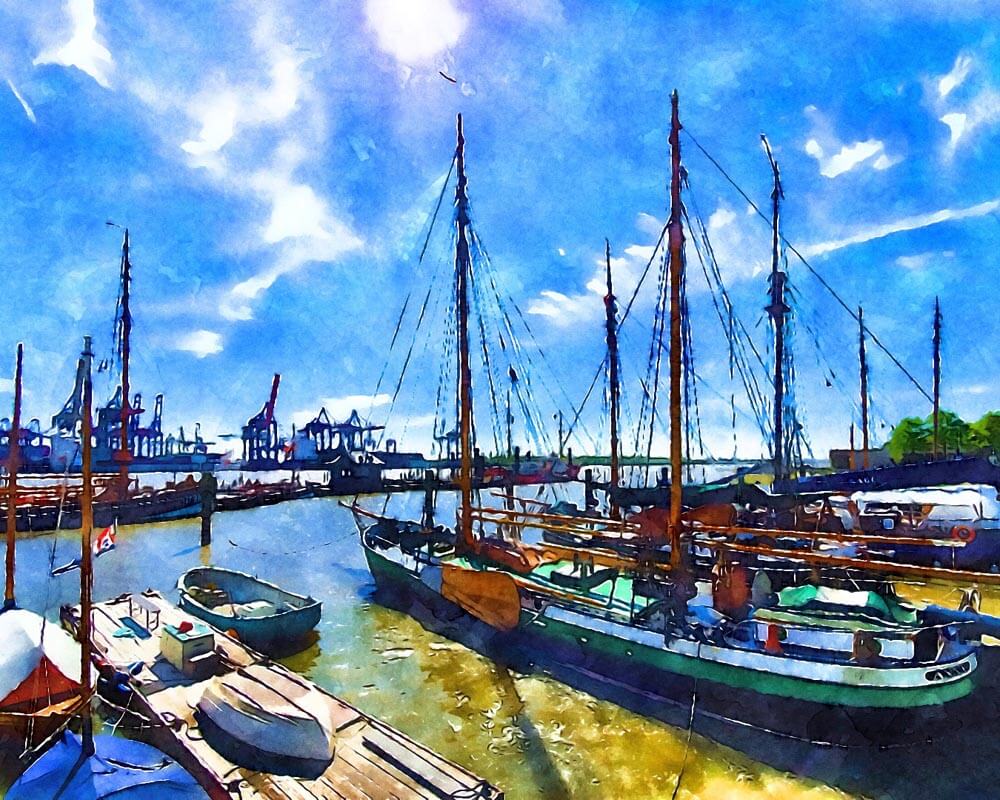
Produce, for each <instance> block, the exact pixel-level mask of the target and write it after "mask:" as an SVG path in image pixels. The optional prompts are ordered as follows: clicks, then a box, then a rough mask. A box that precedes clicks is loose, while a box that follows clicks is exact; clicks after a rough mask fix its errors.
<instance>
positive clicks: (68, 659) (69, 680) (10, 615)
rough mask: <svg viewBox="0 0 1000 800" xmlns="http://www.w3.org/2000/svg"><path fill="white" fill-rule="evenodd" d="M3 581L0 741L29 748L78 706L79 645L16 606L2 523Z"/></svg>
mask: <svg viewBox="0 0 1000 800" xmlns="http://www.w3.org/2000/svg"><path fill="white" fill-rule="evenodd" d="M23 360H24V345H23V344H20V343H19V344H18V345H17V361H16V364H15V368H14V416H13V421H12V425H11V431H12V434H11V437H10V450H9V455H8V461H7V497H8V501H9V502H8V503H7V519H8V523H10V521H11V520H13V518H14V515H15V513H16V508H17V497H18V490H17V473H18V466H19V464H18V461H19V456H20V452H19V446H18V445H19V442H18V436H17V435H16V433H15V432H16V431H18V430H19V429H20V425H21V383H22V364H23ZM7 531H8V533H7V551H6V558H5V566H6V571H5V575H6V580H5V587H4V601H3V609H2V611H0V642H3V645H4V646H3V649H2V650H0V742H3V743H5V744H6V743H8V742H10V743H13V744H15V745H16V746H17V747H19V748H22V747H24V746H25V745H27V746H28V747H34V746H36V745H38V744H39V743H41V742H42V741H44V740H45V739H46V738H48V737H49V736H50V735H51V734H52V733H54V732H55V730H56V729H57V728H58V727H59V726H60V725H62V724H63V723H64V722H65V721H66V719H67V718H68V717H69V716H70V715H72V713H73V712H74V711H76V710H77V708H78V707H79V704H80V658H79V647H77V645H76V642H74V641H73V639H72V637H71V636H69V634H67V633H66V632H65V631H64V630H62V628H60V627H59V626H57V625H53V624H52V623H50V622H48V621H47V620H46V619H45V618H44V617H42V616H40V615H38V614H36V613H34V612H33V611H28V610H27V609H21V608H18V606H17V599H16V597H15V593H14V587H15V583H14V577H15V575H14V572H15V553H16V542H15V536H14V525H13V524H8V526H7Z"/></svg>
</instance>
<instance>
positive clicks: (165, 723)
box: [64, 591, 503, 800]
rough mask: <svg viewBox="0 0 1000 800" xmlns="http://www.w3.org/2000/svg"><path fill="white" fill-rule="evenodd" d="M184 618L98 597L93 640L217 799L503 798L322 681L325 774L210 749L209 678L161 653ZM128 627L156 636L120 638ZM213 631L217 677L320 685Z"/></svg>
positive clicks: (151, 596)
mask: <svg viewBox="0 0 1000 800" xmlns="http://www.w3.org/2000/svg"><path fill="white" fill-rule="evenodd" d="M78 618H79V608H76V609H73V611H72V612H70V614H64V623H65V624H67V625H68V626H69V627H73V626H74V623H75V622H76V621H77V620H78ZM185 620H190V621H192V622H195V621H196V620H194V618H192V617H190V616H189V615H187V614H185V613H184V612H183V611H181V610H180V609H179V608H177V606H175V605H173V604H172V603H170V602H169V601H168V600H166V598H164V597H163V595H161V594H160V593H159V592H154V591H146V592H143V593H142V594H141V595H140V594H134V595H122V596H121V597H118V598H116V599H114V600H110V601H107V602H104V603H97V604H95V606H94V625H93V635H94V645H95V648H96V650H97V651H98V653H99V655H100V656H101V657H102V658H103V659H104V660H105V661H106V662H107V663H106V664H103V665H102V668H103V670H104V671H105V672H109V671H110V669H112V668H113V669H117V670H120V671H124V670H126V669H128V668H130V667H131V668H132V670H131V671H132V672H133V673H134V677H133V679H132V685H133V687H134V688H135V691H134V692H133V694H132V699H131V701H130V702H129V708H130V709H131V710H133V711H135V712H137V713H139V714H140V715H141V716H143V717H144V718H145V719H146V720H148V724H149V727H148V728H147V729H146V734H145V738H147V739H148V740H149V741H150V743H152V744H154V745H155V746H157V747H159V748H160V749H161V750H163V751H164V752H166V753H167V754H168V755H169V756H171V757H172V758H174V759H175V760H176V761H177V762H178V763H180V764H181V765H182V766H184V767H185V768H186V769H187V770H188V771H190V772H191V774H192V775H194V776H195V778H196V779H197V780H198V781H199V782H200V783H201V784H202V786H204V787H205V789H206V791H207V792H208V793H209V796H210V797H212V798H213V800H215V799H218V800H231V798H242V800H250V799H251V798H261V799H262V800H263V799H264V798H266V799H267V800H272V799H273V800H319V799H320V798H322V799H323V800H327V799H328V798H329V799H331V800H332V799H333V798H336V799H337V800H341V799H342V798H351V799H352V800H354V799H355V798H357V800H382V799H383V798H385V800H389V799H390V798H399V800H410V799H411V798H412V799H413V800H416V799H417V798H419V799H420V800H442V799H443V798H462V800H476V799H477V798H481V799H482V800H502V798H503V793H502V792H501V791H500V790H498V789H496V788H495V787H493V786H491V785H490V784H489V783H487V782H486V781H484V780H481V779H480V778H478V777H477V776H475V775H473V774H472V773H471V772H469V771H468V770H466V769H464V768H462V767H460V766H458V765H457V764H453V763H452V762H450V761H448V760H447V759H445V758H442V757H441V756H439V755H437V754H436V753H434V752H433V751H431V750H429V749H428V748H426V747H424V746H423V745H421V744H419V743H417V742H415V741H414V740H413V739H410V738H409V737H408V736H406V735H405V734H403V733H401V732H400V731H398V730H396V729H394V728H392V727H390V726H389V725H387V724H385V723H383V722H380V721H379V720H377V719H375V718H373V717H370V716H368V715H367V714H365V713H364V712H362V711H360V710H359V709H357V708H355V707H354V706H352V705H350V704H349V703H346V702H344V701H343V700H341V699H340V698H338V697H335V696H334V695H332V694H330V693H329V692H325V691H323V690H322V689H321V688H319V687H317V688H319V690H320V691H321V692H322V693H323V694H324V695H325V696H326V697H327V698H328V699H329V702H330V704H331V709H332V711H333V716H334V718H335V719H336V720H337V746H336V752H335V755H334V758H333V761H332V762H331V763H330V765H329V766H328V767H327V769H326V771H325V772H324V773H323V774H322V775H320V776H319V777H318V778H316V779H313V780H307V779H302V778H296V777H291V776H288V775H275V774H270V773H265V772H256V771H254V770H252V769H246V768H243V767H240V766H237V765H235V764H233V763H232V762H230V761H228V760H226V759H225V758H224V757H222V756H221V755H219V754H218V753H216V752H215V751H214V750H213V749H212V748H211V747H209V745H208V743H207V742H206V741H205V740H204V739H203V738H202V736H201V735H200V732H199V731H198V723H197V721H196V719H195V717H194V712H193V706H194V705H195V704H196V703H197V701H198V699H199V697H200V696H201V693H202V691H203V690H204V688H205V686H206V685H207V684H208V681H209V680H210V678H209V679H208V680H197V679H192V678H188V677H186V676H185V675H184V674H182V673H181V672H180V671H178V670H176V669H174V668H173V667H172V666H171V665H170V664H169V663H167V662H166V660H165V659H164V658H163V656H162V655H161V654H160V626H162V625H168V624H169V625H173V626H177V625H179V624H180V623H181V622H183V621H185ZM123 628H130V629H132V630H139V631H148V632H149V633H150V636H149V637H147V638H141V637H139V636H128V635H126V636H122V631H123ZM116 632H118V634H119V635H118V636H116V635H115V633H116ZM212 633H213V635H214V638H215V649H216V652H217V653H218V656H219V668H218V670H217V672H216V674H226V673H228V672H232V671H235V670H237V669H240V668H245V667H249V666H250V665H261V667H258V669H259V668H264V669H267V670H270V671H273V672H274V673H275V678H276V680H280V679H283V678H292V679H294V680H295V681H297V682H299V683H308V684H309V685H313V684H311V682H309V681H308V680H307V679H305V678H304V677H302V676H301V675H297V674H295V673H293V672H291V671H289V670H288V669H286V668H285V667H283V666H282V665H280V664H276V663H274V662H272V661H270V660H269V659H267V658H266V657H265V656H262V655H261V654H259V653H257V652H255V651H253V650H251V649H250V648H248V647H246V646H245V645H243V644H241V643H240V642H239V641H237V640H235V639H233V638H230V637H229V636H227V635H226V634H224V633H222V632H220V631H217V630H214V629H213V630H212ZM140 663H141V667H139V666H138V665H139V664H140ZM108 665H110V668H109V666H108Z"/></svg>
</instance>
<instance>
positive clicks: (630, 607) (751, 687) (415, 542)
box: [354, 92, 977, 744]
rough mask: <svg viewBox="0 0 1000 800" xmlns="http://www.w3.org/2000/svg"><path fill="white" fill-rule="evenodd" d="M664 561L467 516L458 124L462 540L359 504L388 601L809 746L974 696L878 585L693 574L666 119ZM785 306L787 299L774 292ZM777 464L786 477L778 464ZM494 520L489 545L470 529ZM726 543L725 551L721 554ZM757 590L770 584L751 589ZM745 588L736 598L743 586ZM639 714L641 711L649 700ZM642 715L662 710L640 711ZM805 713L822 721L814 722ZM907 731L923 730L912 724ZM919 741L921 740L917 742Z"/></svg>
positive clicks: (878, 737) (476, 511) (542, 523)
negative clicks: (563, 542)
mask: <svg viewBox="0 0 1000 800" xmlns="http://www.w3.org/2000/svg"><path fill="white" fill-rule="evenodd" d="M670 145H671V216H670V222H669V226H668V231H669V240H668V241H669V259H670V262H669V270H670V278H669V279H670V419H671V442H670V456H671V467H672V475H673V476H674V477H675V479H674V480H673V481H672V482H671V503H670V511H669V518H668V521H667V539H668V542H669V545H670V550H669V553H670V558H669V563H668V564H664V563H656V562H651V561H649V560H648V559H644V558H642V557H636V558H627V557H624V556H622V555H620V554H617V553H613V552H610V551H607V550H602V549H601V548H592V549H588V550H583V549H577V548H567V547H557V546H553V545H534V546H532V545H527V544H523V543H520V542H516V543H515V542H512V541H505V540H504V539H503V537H502V535H500V534H502V532H503V531H505V530H508V531H509V530H510V529H511V528H512V527H514V528H517V527H525V526H530V527H535V528H541V529H546V528H549V529H556V530H562V531H573V530H576V531H586V521H584V522H583V523H582V524H581V522H580V520H579V518H575V517H565V516H562V515H557V514H547V513H543V512H538V513H536V512H527V511H524V512H512V511H510V510H507V509H486V508H477V507H476V506H474V505H473V492H472V481H471V474H472V472H471V468H472V461H471V453H472V444H473V443H472V375H471V370H470V367H469V346H468V320H467V316H468V299H467V296H466V291H467V281H468V275H469V272H470V268H471V265H470V258H469V248H468V232H467V227H468V224H469V219H468V213H467V204H468V198H467V196H466V185H467V182H466V176H465V160H464V136H463V131H462V119H461V116H459V119H458V145H457V154H456V155H457V157H456V164H457V174H458V185H457V188H456V195H455V203H456V214H455V221H456V234H457V235H456V242H457V246H456V254H455V267H456V281H455V286H456V307H457V311H458V313H457V320H458V331H457V332H458V344H459V386H458V400H459V446H460V453H461V466H460V469H459V474H458V483H459V486H460V487H461V490H460V507H459V511H458V520H457V522H458V526H457V530H456V532H455V534H454V535H453V536H449V535H447V534H446V533H442V532H441V531H439V530H437V529H435V530H426V529H423V528H422V527H421V526H420V525H419V524H418V523H411V522H405V521H399V520H395V519H392V518H388V517H384V516H382V515H378V514H374V513H371V512H368V511H365V510H363V509H361V508H360V507H358V506H357V505H355V507H354V511H355V516H356V519H357V521H358V525H359V528H360V530H361V532H362V544H363V546H364V551H365V556H366V559H367V561H368V565H369V568H370V570H371V572H372V575H373V577H374V579H375V582H376V584H377V587H378V589H379V591H380V596H382V597H383V598H385V600H386V601H387V602H390V603H392V604H394V605H397V606H398V607H400V608H402V609H404V610H406V611H408V612H410V613H412V614H414V615H415V616H417V617H418V618H419V619H420V620H421V621H422V622H423V623H424V624H425V625H427V626H429V627H433V628H436V629H440V630H442V631H444V632H445V633H447V634H448V635H452V636H454V637H456V638H460V639H462V640H464V641H469V642H471V643H473V644H475V645H484V646H488V645H489V643H492V644H493V645H495V646H496V647H497V650H498V651H499V652H502V653H503V654H505V655H506V656H508V657H509V656H510V655H511V654H514V653H516V654H517V656H518V657H519V658H522V659H524V660H526V661H527V662H528V663H529V664H535V665H538V666H541V667H544V668H545V669H548V670H551V671H552V672H553V673H554V674H556V675H557V676H559V677H563V678H565V679H567V680H568V681H570V682H578V681H579V682H581V683H589V682H592V681H597V682H598V683H600V684H601V685H604V686H614V687H617V688H623V689H627V690H630V691H636V692H641V693H642V694H643V696H644V697H646V698H647V700H649V699H653V700H654V701H655V700H656V699H657V698H659V699H661V700H663V701H664V702H667V701H671V700H682V701H685V702H690V697H691V692H692V691H693V688H694V686H695V685H697V687H698V698H699V699H698V703H699V708H700V709H701V710H703V711H705V712H706V713H710V714H717V715H720V716H723V717H726V718H729V717H731V716H735V717H737V718H738V719H739V720H740V721H741V722H747V723H750V724H752V725H757V726H760V727H763V728H765V729H767V730H772V731H780V732H782V733H788V734H791V735H798V736H803V737H806V738H807V739H810V740H813V739H815V738H817V736H820V735H821V736H822V737H823V738H824V741H830V740H831V739H836V740H838V741H843V742H844V743H850V744H869V743H871V742H876V741H877V742H879V743H889V742H893V741H896V740H898V739H899V738H901V737H905V736H907V735H912V734H913V732H914V731H915V730H918V729H919V725H920V724H922V723H923V722H926V721H927V720H928V719H931V718H933V717H935V716H936V715H937V714H939V713H940V710H941V707H942V706H943V704H945V703H948V702H950V701H956V700H958V699H959V698H963V697H965V696H967V695H969V693H970V692H971V691H972V688H973V681H972V676H973V674H974V672H975V670H976V667H977V659H976V644H975V643H971V644H970V643H964V642H960V641H957V640H953V639H951V638H949V637H947V636H943V635H942V633H941V629H940V628H938V627H935V626H933V625H930V624H928V623H927V622H926V620H925V619H924V617H923V616H922V613H921V612H919V611H917V610H916V609H913V608H909V607H907V606H905V605H903V604H902V603H900V602H899V601H898V600H897V599H896V598H895V597H894V596H893V594H892V593H891V591H889V590H888V589H885V590H883V591H882V592H867V591H862V592H857V591H850V590H848V589H840V588H834V587H830V586H806V587H800V588H798V589H795V590H792V591H789V590H786V591H783V592H780V593H778V594H777V595H776V596H775V595H773V594H772V593H770V592H768V591H763V589H764V587H763V586H755V588H756V589H757V590H758V592H757V593H756V594H759V595H760V596H759V597H757V596H756V594H755V597H754V599H755V600H756V601H757V602H756V603H755V604H751V603H750V602H749V600H750V587H749V585H748V581H747V578H748V576H747V575H746V574H745V568H743V567H741V566H740V565H739V564H733V563H732V562H733V561H734V560H735V559H734V557H733V555H732V554H729V555H728V556H726V557H723V558H721V559H720V568H721V574H720V575H719V576H718V577H719V580H718V581H717V582H716V585H715V586H713V587H711V589H710V588H709V587H708V586H707V584H706V583H705V582H698V581H696V579H695V576H694V575H693V574H692V570H691V564H690V562H689V557H688V543H689V541H690V539H691V536H692V526H691V525H690V524H686V523H685V522H684V519H683V517H682V496H681V491H682V486H681V480H680V476H681V466H682V464H681V456H682V447H681V425H680V423H681V301H680V298H681V294H680V293H681V281H682V280H683V273H682V263H683V247H684V232H683V228H682V224H681V216H682V215H681V161H680V122H679V117H678V104H677V95H676V92H675V93H674V94H673V96H672V117H671V133H670ZM779 299H780V297H779ZM779 471H780V470H779ZM476 526H478V527H480V528H482V529H486V528H487V526H489V527H490V528H491V529H494V530H496V531H497V532H498V534H496V535H494V534H492V533H491V534H486V533H480V534H479V535H475V533H474V528H475V527H476ZM724 547H725V546H724V545H723V546H722V547H721V548H720V549H724ZM761 583H763V581H761ZM741 589H742V593H741ZM647 705H648V703H647ZM650 712H651V713H655V712H654V711H653V709H650ZM815 720H822V724H820V725H819V727H817V725H816V723H815V722H814V721H815ZM915 726H917V727H915ZM920 735H921V736H925V735H926V734H925V733H921V734H920Z"/></svg>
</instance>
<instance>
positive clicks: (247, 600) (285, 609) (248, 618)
mask: <svg viewBox="0 0 1000 800" xmlns="http://www.w3.org/2000/svg"><path fill="white" fill-rule="evenodd" d="M177 589H178V591H179V592H180V602H179V605H180V607H181V608H182V609H184V610H185V611H187V612H188V613H190V614H193V615H194V616H196V617H198V618H199V619H203V620H205V622H207V623H208V624H209V625H212V626H213V627H215V628H218V629H219V630H222V631H227V632H233V633H235V634H236V636H237V637H238V638H239V640H240V641H241V642H243V643H245V644H247V645H249V646H250V647H252V648H254V649H255V650H260V651H262V652H264V653H269V654H274V653H282V654H285V653H289V652H294V649H293V648H294V647H295V646H296V645H299V644H301V643H302V642H303V641H304V640H305V639H306V637H307V635H308V634H309V632H310V631H311V630H312V629H313V628H315V627H316V625H317V624H318V623H319V620H320V616H321V614H322V609H323V605H322V603H321V602H320V601H319V600H316V599H315V598H312V597H307V596H305V595H301V594H295V593H294V592H290V591H288V590H286V589H282V588H281V587H280V586H276V585H275V584H273V583H270V582H268V581H264V580H261V579H260V578H256V577H254V576H252V575H248V574H247V573H245V572H239V571H237V570H232V569H224V568H222V567H195V568H194V569H189V570H188V571H187V572H185V573H184V574H183V575H181V577H180V578H179V579H178V581H177Z"/></svg>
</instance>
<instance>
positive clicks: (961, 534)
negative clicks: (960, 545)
mask: <svg viewBox="0 0 1000 800" xmlns="http://www.w3.org/2000/svg"><path fill="white" fill-rule="evenodd" d="M951 538H952V539H954V540H955V541H956V542H964V543H965V544H972V543H973V542H974V541H976V532H975V531H974V530H973V529H972V528H970V527H969V526H968V525H956V526H955V527H954V528H952V529H951Z"/></svg>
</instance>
